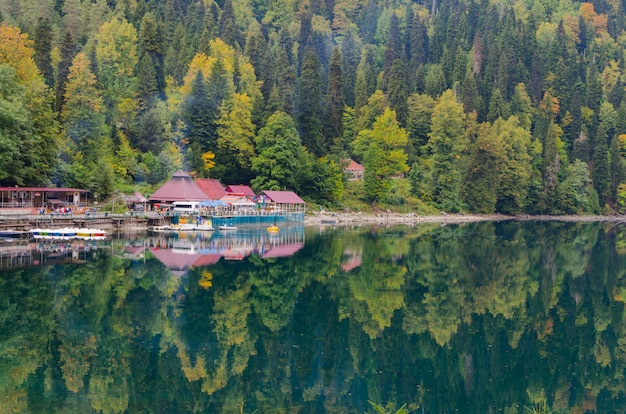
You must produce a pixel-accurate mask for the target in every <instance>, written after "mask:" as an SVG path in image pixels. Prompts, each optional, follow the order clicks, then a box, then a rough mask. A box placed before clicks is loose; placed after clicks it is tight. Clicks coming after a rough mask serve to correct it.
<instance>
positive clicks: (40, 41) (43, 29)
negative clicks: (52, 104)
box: [34, 17, 54, 87]
mask: <svg viewBox="0 0 626 414" xmlns="http://www.w3.org/2000/svg"><path fill="white" fill-rule="evenodd" d="M34 41H35V44H34V47H35V63H36V64H37V67H38V68H39V71H40V72H41V74H42V75H43V78H44V80H45V81H46V84H47V85H48V86H49V87H53V86H54V71H53V70H52V61H51V58H50V52H51V51H52V27H51V25H50V19H48V18H47V17H46V18H41V17H40V18H39V21H38V22H37V27H36V29H35V37H34Z"/></svg>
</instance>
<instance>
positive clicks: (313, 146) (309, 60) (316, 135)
mask: <svg viewBox="0 0 626 414" xmlns="http://www.w3.org/2000/svg"><path fill="white" fill-rule="evenodd" d="M298 95H299V101H298V121H299V124H300V131H301V135H302V143H303V144H304V146H305V147H307V149H308V150H309V151H311V152H312V153H314V154H316V155H318V156H322V155H323V154H324V153H325V151H326V150H327V149H328V148H327V147H326V143H325V142H324V139H323V136H322V122H321V118H320V117H321V114H322V65H321V64H320V61H319V59H318V58H317V56H316V55H315V53H313V52H312V51H309V52H307V54H306V56H305V57H304V62H303V64H302V74H301V76H300V85H299V94H298Z"/></svg>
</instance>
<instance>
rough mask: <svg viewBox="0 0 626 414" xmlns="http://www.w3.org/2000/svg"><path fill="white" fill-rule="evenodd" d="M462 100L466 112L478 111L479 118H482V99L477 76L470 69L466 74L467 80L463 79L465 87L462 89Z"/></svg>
mask: <svg viewBox="0 0 626 414" xmlns="http://www.w3.org/2000/svg"><path fill="white" fill-rule="evenodd" d="M461 101H462V103H463V110H464V111H465V113H467V114H469V113H470V112H473V111H476V113H477V114H478V116H479V119H482V114H483V108H482V106H483V104H482V99H481V97H480V94H479V93H478V85H476V78H475V77H474V74H473V73H472V71H471V70H468V71H467V73H466V74H465V80H464V81H463V88H462V90H461Z"/></svg>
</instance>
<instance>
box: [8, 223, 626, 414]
mask: <svg viewBox="0 0 626 414" xmlns="http://www.w3.org/2000/svg"><path fill="white" fill-rule="evenodd" d="M624 229H625V227H624V226H623V225H621V224H606V223H604V224H601V223H555V222H541V223H531V222H525V223H517V222H508V223H479V224H470V225H447V226H441V225H419V226H415V227H393V228H357V229H350V230H345V229H333V228H326V229H321V230H320V229H306V230H305V229H302V228H296V229H281V234H279V235H268V234H266V232H265V231H264V229H258V230H255V231H247V230H245V229H240V230H239V231H238V232H236V234H220V233H219V232H216V234H213V235H191V236H178V237H170V236H165V235H161V236H158V237H149V238H134V239H133V240H125V239H122V238H115V239H113V240H108V241H106V242H80V243H79V242H39V243H35V242H32V243H29V244H26V245H24V244H21V245H16V244H15V245H12V246H11V247H7V246H8V243H5V244H2V245H0V248H1V249H3V250H1V251H0V254H2V255H3V256H2V257H1V260H0V265H1V266H0V412H1V413H17V412H21V413H98V412H102V413H259V414H261V413H359V414H362V413H365V412H368V413H374V412H375V410H374V408H373V406H372V405H371V404H370V403H369V401H372V402H374V403H376V404H380V405H381V406H383V407H385V408H386V410H387V411H388V412H395V410H396V409H397V408H399V407H400V406H402V405H404V404H406V408H407V409H408V410H409V411H410V412H415V413H524V412H529V411H532V410H533V409H535V410H537V409H539V408H541V405H542V404H541V403H542V402H544V401H545V403H546V405H547V410H546V412H555V413H560V412H563V413H565V412H567V413H570V412H576V413H586V412H590V413H591V412H598V413H619V412H625V411H626V397H625V395H624V392H625V390H626V379H625V374H626V312H625V302H626V237H625V232H624ZM11 249H12V250H11Z"/></svg>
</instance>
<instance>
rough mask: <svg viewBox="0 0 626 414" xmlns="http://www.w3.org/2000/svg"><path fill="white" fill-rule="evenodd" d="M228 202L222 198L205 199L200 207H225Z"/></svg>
mask: <svg viewBox="0 0 626 414" xmlns="http://www.w3.org/2000/svg"><path fill="white" fill-rule="evenodd" d="M227 205H228V204H226V203H224V202H223V201H221V200H204V201H203V202H201V203H200V207H224V206H227Z"/></svg>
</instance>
